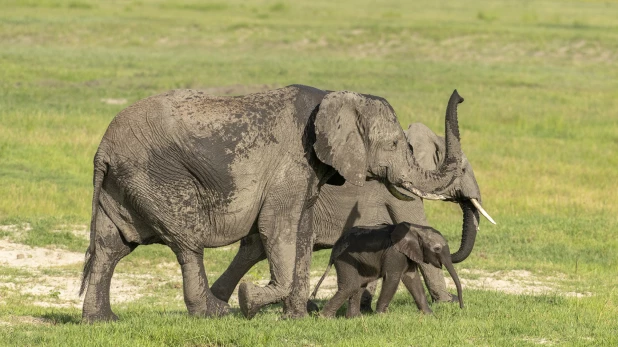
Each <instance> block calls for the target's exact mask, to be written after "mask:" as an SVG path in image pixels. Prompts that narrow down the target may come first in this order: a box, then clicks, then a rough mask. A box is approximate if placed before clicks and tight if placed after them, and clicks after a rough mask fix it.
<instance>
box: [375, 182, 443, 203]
mask: <svg viewBox="0 0 618 347" xmlns="http://www.w3.org/2000/svg"><path fill="white" fill-rule="evenodd" d="M386 187H387V188H388V191H389V192H390V193H391V194H392V195H393V196H394V197H396V198H397V199H399V200H405V201H412V200H416V199H417V198H416V197H415V196H411V195H410V193H412V194H414V195H416V196H417V197H420V198H423V199H426V200H447V199H448V198H447V197H446V196H444V195H442V194H433V193H425V192H423V191H420V190H419V189H417V188H415V187H414V186H412V184H411V183H410V182H403V183H402V184H401V187H398V186H396V185H394V184H391V183H388V182H387V183H386ZM402 188H403V189H402Z"/></svg>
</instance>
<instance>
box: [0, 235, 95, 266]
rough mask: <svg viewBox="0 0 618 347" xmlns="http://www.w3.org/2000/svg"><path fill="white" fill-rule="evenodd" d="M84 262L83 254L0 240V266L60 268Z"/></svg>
mask: <svg viewBox="0 0 618 347" xmlns="http://www.w3.org/2000/svg"><path fill="white" fill-rule="evenodd" d="M83 261H84V254H82V253H77V252H69V251H65V250H61V249H53V248H43V247H30V246H26V245H23V244H20V243H14V242H11V241H7V240H0V266H10V267H19V268H24V267H25V268H37V267H51V266H62V265H69V264H75V263H80V262H83Z"/></svg>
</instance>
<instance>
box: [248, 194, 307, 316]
mask: <svg viewBox="0 0 618 347" xmlns="http://www.w3.org/2000/svg"><path fill="white" fill-rule="evenodd" d="M280 198H281V197H279V199H276V200H275V201H269V199H267V201H266V202H265V203H264V206H263V207H262V211H261V212H260V216H259V220H258V225H259V231H260V236H261V238H262V243H263V245H264V249H265V251H266V256H267V258H268V263H269V266H270V278H271V281H270V283H269V284H268V285H267V286H265V287H258V286H256V285H254V284H252V283H248V282H243V283H241V284H240V286H239V288H238V302H239V305H240V310H241V312H242V313H243V315H244V316H245V317H247V318H249V319H251V318H252V317H253V316H255V314H256V313H257V312H258V311H259V310H260V308H262V307H263V306H264V305H268V304H271V303H275V302H278V301H281V300H282V299H284V298H286V297H287V296H288V295H289V294H290V292H291V290H292V282H293V278H294V271H295V265H296V258H297V257H296V240H297V230H298V224H299V220H300V209H301V206H302V202H300V201H297V202H296V203H293V201H290V199H285V201H281V200H280ZM306 300H307V298H305V301H304V302H303V306H305V307H304V310H305V312H306Z"/></svg>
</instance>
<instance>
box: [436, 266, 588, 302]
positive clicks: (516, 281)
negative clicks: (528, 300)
mask: <svg viewBox="0 0 618 347" xmlns="http://www.w3.org/2000/svg"><path fill="white" fill-rule="evenodd" d="M459 277H460V279H461V285H462V287H463V289H464V290H465V289H466V288H468V289H481V290H491V291H499V292H502V293H506V294H512V295H522V294H527V295H545V294H557V295H561V296H567V297H577V298H581V297H589V296H592V293H590V292H581V291H565V290H564V289H563V285H562V283H563V281H564V276H561V275H557V276H551V277H542V276H536V275H534V274H532V273H531V272H530V271H526V270H509V271H496V272H489V271H483V270H470V269H462V270H460V271H459ZM445 278H446V282H447V286H449V287H451V288H455V285H454V284H453V281H452V280H451V278H450V277H449V276H448V275H446V276H445Z"/></svg>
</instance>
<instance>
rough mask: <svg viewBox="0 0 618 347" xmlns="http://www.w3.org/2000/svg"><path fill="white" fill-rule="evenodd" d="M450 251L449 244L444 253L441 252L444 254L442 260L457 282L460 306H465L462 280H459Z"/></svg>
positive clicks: (454, 281)
mask: <svg viewBox="0 0 618 347" xmlns="http://www.w3.org/2000/svg"><path fill="white" fill-rule="evenodd" d="M449 252H450V251H449V249H448V246H446V247H444V249H443V251H442V253H440V255H441V256H442V257H441V258H442V259H441V260H440V261H441V262H442V264H443V265H444V267H445V268H446V270H447V271H448V274H449V275H451V278H452V279H453V283H455V287H456V288H457V297H458V298H459V307H460V308H463V307H464V302H463V294H462V291H461V282H460V281H459V276H458V275H457V271H455V267H453V262H452V261H451V257H450V254H449Z"/></svg>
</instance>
